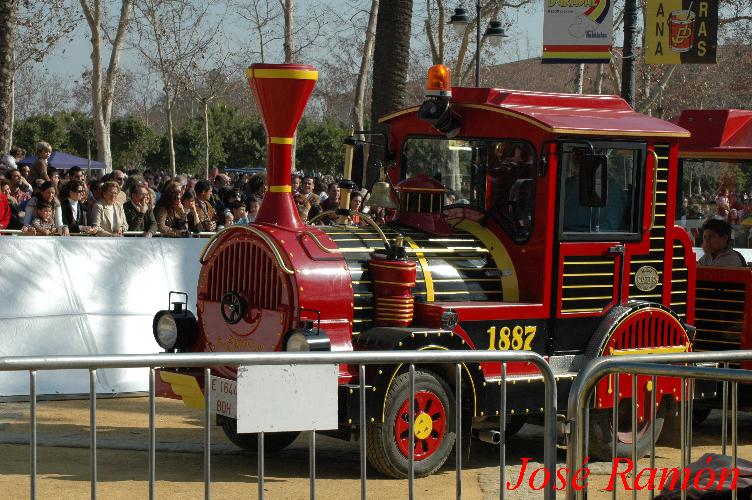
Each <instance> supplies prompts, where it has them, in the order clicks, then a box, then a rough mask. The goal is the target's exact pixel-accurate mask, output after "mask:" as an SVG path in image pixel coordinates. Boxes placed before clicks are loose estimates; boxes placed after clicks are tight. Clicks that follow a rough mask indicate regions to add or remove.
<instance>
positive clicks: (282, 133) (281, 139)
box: [246, 64, 319, 229]
mask: <svg viewBox="0 0 752 500" xmlns="http://www.w3.org/2000/svg"><path fill="white" fill-rule="evenodd" d="M246 75H247V77H248V83H249V84H250V86H251V90H252V91H253V96H254V97H255V99H256V104H257V106H258V108H259V110H260V111H261V117H262V119H263V121H264V128H265V129H266V136H267V137H266V150H267V155H266V157H267V158H266V161H267V166H266V194H265V195H264V202H263V203H262V204H261V209H260V210H259V213H258V216H257V217H256V222H257V223H260V224H277V225H279V226H282V227H287V228H290V229H297V228H299V227H301V226H302V225H303V222H301V220H300V216H299V215H298V210H297V208H295V203H294V201H293V198H292V188H291V186H290V176H291V173H292V168H291V167H292V143H293V140H292V139H293V136H294V135H295V129H297V128H298V123H300V118H301V117H302V116H303V110H305V107H306V104H307V103H308V98H309V97H310V96H311V92H312V91H313V86H314V85H315V83H316V80H317V79H318V75H319V74H318V71H316V69H315V68H313V66H309V65H304V64H253V65H251V67H250V68H248V70H247V72H246Z"/></svg>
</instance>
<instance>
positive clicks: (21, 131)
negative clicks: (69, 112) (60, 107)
mask: <svg viewBox="0 0 752 500" xmlns="http://www.w3.org/2000/svg"><path fill="white" fill-rule="evenodd" d="M13 137H14V139H13V141H14V142H15V144H16V145H17V146H20V147H22V148H24V149H25V150H26V152H27V153H28V154H30V155H33V154H36V145H37V142H39V141H46V142H49V143H50V144H51V145H52V149H61V146H63V145H64V144H66V142H67V138H68V133H67V130H66V129H65V127H64V125H63V120H62V119H60V116H59V115H56V116H53V115H35V116H30V117H29V118H27V119H26V120H23V121H22V122H18V123H17V124H16V126H15V130H14V135H13Z"/></svg>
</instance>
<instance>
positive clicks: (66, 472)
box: [0, 397, 752, 500]
mask: <svg viewBox="0 0 752 500" xmlns="http://www.w3.org/2000/svg"><path fill="white" fill-rule="evenodd" d="M147 404H148V401H147V398H144V397H136V398H119V399H100V400H98V402H97V444H98V449H97V468H98V471H97V472H98V485H97V496H98V498H105V499H109V498H113V499H120V498H122V499H134V498H148V469H147V467H148V455H147V446H148V406H147ZM741 420H742V421H741V422H740V429H741V432H740V443H741V445H742V446H741V447H740V451H739V456H740V457H743V458H748V459H749V458H752V417H749V416H748V415H745V416H744V417H743V418H742V419H741ZM28 422H29V408H28V403H1V404H0V457H1V458H0V491H1V492H2V493H0V495H2V497H3V498H13V499H15V498H29V463H30V452H29V447H28V440H29V424H28ZM38 422H39V424H38V431H37V432H38V438H37V439H38V445H39V446H38V458H37V467H38V478H37V485H36V486H37V497H38V498H87V497H89V496H90V482H89V481H90V467H91V466H90V452H89V439H90V438H89V404H88V401H49V402H40V403H39V406H38ZM201 425H202V422H201V414H200V413H198V412H195V411H192V410H189V409H187V408H185V407H184V406H183V405H182V403H180V402H176V401H170V400H162V399H159V400H158V402H157V418H156V428H157V443H158V444H157V481H156V484H155V493H156V497H157V498H181V499H183V498H201V497H203V494H204V484H203V451H202V443H203V432H202V427H201ZM719 429H720V413H719V412H714V413H713V414H712V415H711V417H710V418H709V419H708V420H707V421H706V423H705V424H703V425H702V426H699V427H696V429H695V448H694V451H693V458H698V457H699V456H700V455H701V454H702V453H705V452H718V451H720V445H719V443H720V430H719ZM211 432H212V461H211V467H212V483H211V495H212V497H213V498H238V497H244V498H247V497H249V498H256V496H257V492H258V478H257V457H256V455H254V454H250V453H245V452H242V451H240V450H239V449H237V448H236V447H235V446H234V445H232V444H231V443H229V441H228V440H227V439H226V438H225V436H224V434H223V433H222V431H221V429H219V428H217V427H212V429H211ZM541 450H542V428H541V427H538V426H533V425H526V426H525V427H524V428H523V430H522V431H521V432H520V433H519V434H518V435H517V436H515V437H514V438H513V439H512V440H511V441H510V443H509V444H508V447H507V463H508V466H507V468H506V478H507V480H512V479H516V477H517V476H518V475H519V470H520V465H519V464H520V459H521V458H522V457H531V458H532V459H533V460H534V461H535V462H537V463H540V462H541V461H542V458H543V457H542V452H541ZM358 453H359V446H358V443H348V442H343V441H339V440H336V439H332V438H329V437H326V436H322V435H319V436H317V446H316V456H317V463H316V472H317V474H316V475H317V482H316V494H317V498H325V499H348V500H349V499H355V498H359V497H360V479H359V478H360V466H359V460H358ZM565 459H566V453H565V450H559V455H558V461H559V462H560V463H561V464H562V465H563V463H564V461H565ZM498 463H499V462H498V448H494V447H491V446H487V445H482V444H477V443H476V444H474V445H473V449H472V453H471V458H470V460H468V461H467V462H463V472H462V497H463V498H465V499H490V498H499V487H498V485H499V468H498ZM678 463H679V451H678V450H676V449H673V448H667V447H659V448H658V450H657V464H658V466H659V467H673V466H677V465H678ZM647 465H648V461H647V459H645V460H643V461H641V462H640V467H647ZM308 467H309V461H308V442H307V437H306V436H305V435H303V436H301V437H300V438H298V440H297V441H296V442H295V443H294V444H293V445H292V446H291V447H290V448H288V449H287V450H285V451H284V452H282V453H281V454H278V455H274V456H267V457H266V463H265V492H266V494H265V497H266V498H270V499H275V498H284V499H288V498H308V495H309V479H308V470H309V468H308ZM530 467H533V464H532V463H531V465H530ZM591 471H592V475H591V477H590V491H589V496H588V497H589V498H590V499H606V498H611V493H610V492H605V491H602V490H603V488H604V487H605V486H606V483H607V481H608V477H609V475H610V473H611V464H610V463H596V464H591ZM369 474H370V477H369V479H368V483H367V489H368V496H369V498H378V499H380V498H385V499H387V498H388V499H393V498H407V493H408V490H407V487H408V485H407V481H400V480H390V479H384V478H383V477H381V476H379V475H378V473H376V472H375V471H373V470H371V469H370V468H369ZM455 481H456V476H455V471H454V461H453V460H452V459H450V460H449V461H448V463H447V465H446V466H445V467H444V469H443V470H442V471H441V472H440V473H439V474H436V475H434V476H431V477H430V478H424V479H418V480H416V482H415V497H416V498H431V499H436V498H454V494H455V491H456V482H455ZM542 497H543V495H542V493H541V492H539V491H530V490H529V489H525V490H522V489H520V490H517V491H510V492H508V493H507V498H509V499H529V498H532V499H535V498H542ZM558 497H559V498H564V495H563V494H562V493H560V494H559V495H558ZM618 498H631V492H625V491H621V492H619V494H618ZM638 498H648V496H647V493H646V492H641V493H640V495H638Z"/></svg>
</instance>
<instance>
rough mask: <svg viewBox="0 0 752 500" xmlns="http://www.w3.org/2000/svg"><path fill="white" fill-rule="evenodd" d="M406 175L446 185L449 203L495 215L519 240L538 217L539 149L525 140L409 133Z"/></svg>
mask: <svg viewBox="0 0 752 500" xmlns="http://www.w3.org/2000/svg"><path fill="white" fill-rule="evenodd" d="M401 163H402V166H403V168H402V172H401V173H402V178H403V179H406V178H411V177H416V176H428V177H431V178H433V179H435V180H437V181H439V182H441V183H442V184H443V185H444V187H445V188H446V190H447V192H446V199H445V200H444V205H445V207H446V208H448V209H451V208H453V207H460V208H466V209H470V210H472V211H475V212H477V213H478V214H480V215H481V216H482V217H484V218H489V217H491V218H494V219H495V220H496V221H497V222H498V223H499V224H500V225H501V226H502V228H504V230H505V231H506V232H507V234H508V235H509V237H510V238H511V239H512V240H513V241H515V242H516V243H525V242H527V241H528V240H529V239H530V236H531V233H532V228H533V223H534V218H535V188H536V182H535V181H536V169H535V149H534V148H533V146H532V145H531V144H530V143H529V142H526V141H523V140H514V139H501V140H498V139H446V138H443V137H410V138H408V139H407V140H406V141H405V143H404V146H403V149H402V162H401Z"/></svg>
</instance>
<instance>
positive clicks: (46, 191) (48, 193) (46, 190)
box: [23, 181, 69, 236]
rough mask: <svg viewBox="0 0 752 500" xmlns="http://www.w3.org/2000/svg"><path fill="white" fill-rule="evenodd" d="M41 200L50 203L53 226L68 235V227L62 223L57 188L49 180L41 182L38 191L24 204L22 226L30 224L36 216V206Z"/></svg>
mask: <svg viewBox="0 0 752 500" xmlns="http://www.w3.org/2000/svg"><path fill="white" fill-rule="evenodd" d="M41 201H46V202H47V203H49V204H50V205H52V217H53V218H54V220H55V227H57V228H58V230H59V232H60V234H62V235H64V236H68V234H69V232H68V228H66V227H65V226H64V225H63V211H62V209H61V206H60V201H59V200H58V199H57V189H55V186H53V185H52V183H51V182H50V181H45V182H44V183H42V185H41V186H40V188H39V191H37V193H36V194H35V195H34V197H33V198H31V199H30V200H29V202H28V203H27V204H26V209H25V213H24V221H23V222H24V226H31V222H32V221H33V220H34V218H35V217H36V216H37V206H38V204H39V203H40V202H41Z"/></svg>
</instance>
